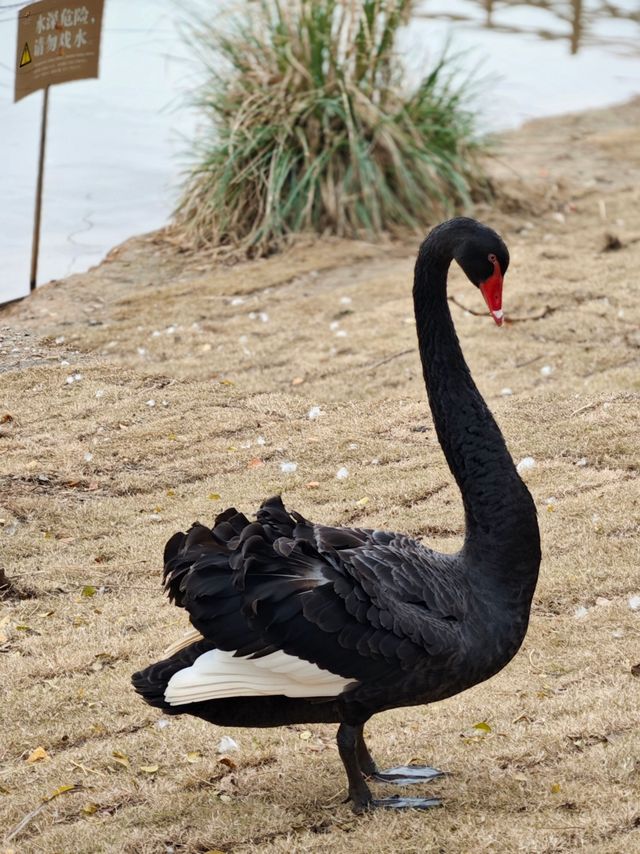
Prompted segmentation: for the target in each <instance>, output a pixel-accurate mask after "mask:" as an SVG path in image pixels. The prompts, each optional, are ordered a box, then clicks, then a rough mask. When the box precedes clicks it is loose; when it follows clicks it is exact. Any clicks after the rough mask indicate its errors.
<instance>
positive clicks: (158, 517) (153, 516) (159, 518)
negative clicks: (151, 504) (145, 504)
mask: <svg viewBox="0 0 640 854" xmlns="http://www.w3.org/2000/svg"><path fill="white" fill-rule="evenodd" d="M149 521H150V522H162V516H161V515H160V514H159V513H150V514H149Z"/></svg>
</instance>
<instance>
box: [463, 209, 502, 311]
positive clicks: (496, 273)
mask: <svg viewBox="0 0 640 854" xmlns="http://www.w3.org/2000/svg"><path fill="white" fill-rule="evenodd" d="M476 225H478V226H479V228H477V229H474V230H473V232H472V233H471V234H470V235H469V236H468V237H467V238H466V239H465V240H464V241H462V243H461V244H460V246H459V247H458V249H457V251H456V252H455V254H454V258H455V259H456V261H457V262H458V264H460V266H461V267H462V269H463V270H464V272H465V274H466V276H467V278H468V279H469V280H470V281H471V282H473V284H474V285H475V286H476V287H477V288H479V289H480V292H481V293H482V296H483V297H484V299H485V302H486V304H487V306H488V308H489V311H490V312H491V316H492V317H493V319H494V320H495V322H496V323H497V324H498V326H502V321H503V319H504V313H503V311H502V282H503V279H504V274H505V273H506V272H507V267H508V266H509V250H508V249H507V247H506V246H505V244H504V241H503V240H502V238H501V237H500V235H499V234H496V232H495V231H494V230H493V229H492V228H487V226H484V225H483V226H480V223H476Z"/></svg>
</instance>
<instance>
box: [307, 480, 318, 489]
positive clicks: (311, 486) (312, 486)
mask: <svg viewBox="0 0 640 854" xmlns="http://www.w3.org/2000/svg"><path fill="white" fill-rule="evenodd" d="M305 486H306V487H307V489H317V488H318V487H319V486H320V481H318V480H310V481H309V483H305Z"/></svg>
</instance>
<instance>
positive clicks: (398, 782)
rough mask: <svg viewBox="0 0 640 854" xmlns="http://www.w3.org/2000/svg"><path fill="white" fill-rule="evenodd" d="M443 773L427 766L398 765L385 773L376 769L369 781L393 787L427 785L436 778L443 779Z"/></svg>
mask: <svg viewBox="0 0 640 854" xmlns="http://www.w3.org/2000/svg"><path fill="white" fill-rule="evenodd" d="M445 773H446V772H445V771H438V769H437V768H430V767H429V766H428V765H399V766H398V767H397V768H387V769H386V771H378V770H377V769H376V770H375V771H374V772H373V774H372V775H371V776H370V779H371V780H378V781H380V782H381V783H393V784H394V786H411V785H413V784H414V783H428V782H429V781H430V780H435V779H436V778H437V777H444V776H445Z"/></svg>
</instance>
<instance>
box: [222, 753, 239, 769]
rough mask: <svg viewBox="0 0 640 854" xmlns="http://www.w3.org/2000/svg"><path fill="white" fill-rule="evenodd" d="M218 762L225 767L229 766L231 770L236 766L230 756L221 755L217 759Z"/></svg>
mask: <svg viewBox="0 0 640 854" xmlns="http://www.w3.org/2000/svg"><path fill="white" fill-rule="evenodd" d="M218 762H220V763H221V764H222V765H226V766H227V768H230V769H231V770H232V771H233V770H234V769H236V768H237V767H238V766H237V765H236V763H235V762H234V761H233V759H231V757H230V756H221V757H220V758H219V759H218Z"/></svg>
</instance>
